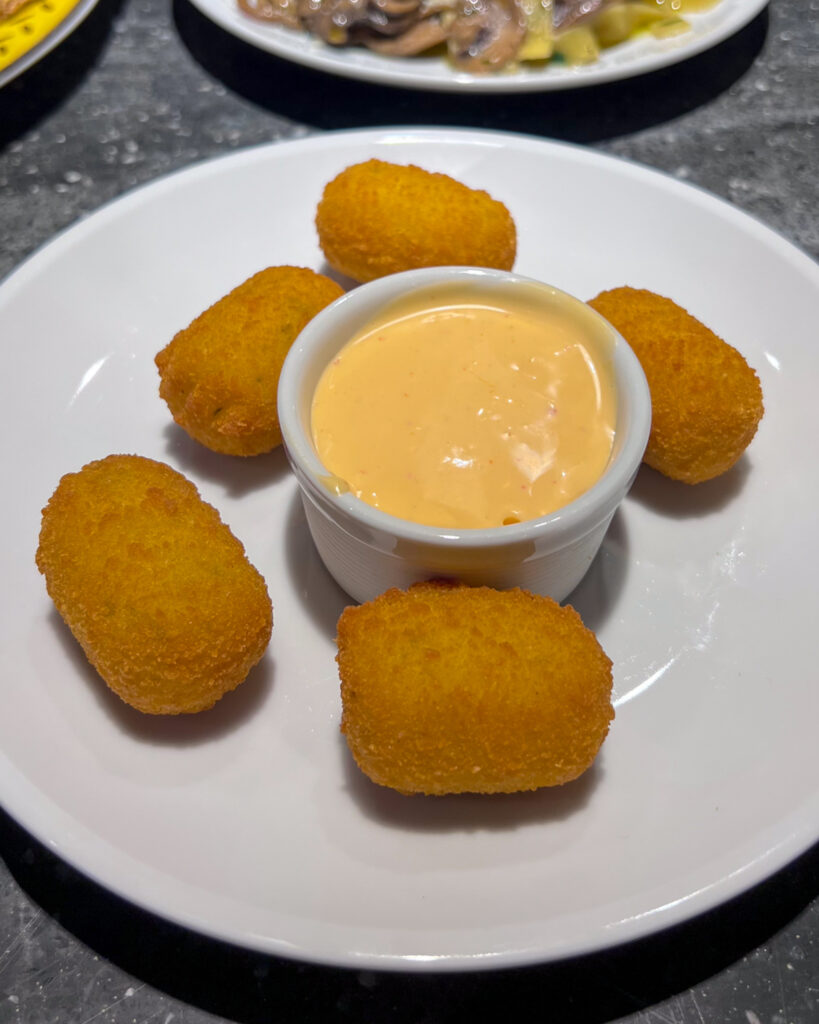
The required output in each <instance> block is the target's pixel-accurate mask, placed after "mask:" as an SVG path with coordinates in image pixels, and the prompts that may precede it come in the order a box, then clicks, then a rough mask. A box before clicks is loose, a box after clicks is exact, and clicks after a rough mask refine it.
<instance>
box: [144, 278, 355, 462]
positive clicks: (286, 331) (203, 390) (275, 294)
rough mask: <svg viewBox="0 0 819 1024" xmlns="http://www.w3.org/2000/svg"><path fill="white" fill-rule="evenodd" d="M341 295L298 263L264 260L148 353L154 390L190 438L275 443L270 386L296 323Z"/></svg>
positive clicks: (267, 447) (228, 447)
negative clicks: (261, 266)
mask: <svg viewBox="0 0 819 1024" xmlns="http://www.w3.org/2000/svg"><path fill="white" fill-rule="evenodd" d="M342 294H343V289H342V288H341V287H340V285H338V284H336V282H335V281H331V280H330V278H328V277H324V276H323V275H322V274H316V273H315V272H314V271H312V270H307V269H304V268H301V267H268V268H267V269H266V270H262V271H260V272H259V273H258V274H255V275H254V276H253V277H251V278H250V279H249V280H247V281H245V282H244V283H243V284H240V285H239V286H238V288H234V290H233V291H232V292H230V293H229V294H228V295H226V296H224V298H222V299H220V300H219V301H218V302H217V303H215V304H214V305H213V306H211V307H210V309H207V310H205V312H204V313H202V314H201V315H200V316H198V317H197V318H196V319H195V320H194V321H193V323H192V324H190V326H188V327H186V328H185V329H184V330H182V331H180V332H179V333H178V334H177V335H176V336H175V337H174V338H173V339H172V340H171V341H170V342H169V344H168V345H166V347H165V348H164V349H162V351H161V352H159V353H158V354H157V356H156V360H155V361H156V365H157V368H158V369H159V376H160V386H159V394H160V395H161V397H162V398H164V400H165V401H166V402H167V403H168V407H169V409H170V411H171V415H172V416H173V418H174V419H175V420H176V422H177V423H178V424H179V426H180V427H182V428H184V430H186V431H187V432H188V433H189V434H190V435H191V437H193V438H195V439H196V440H197V441H199V442H200V443H201V444H203V445H205V446H206V447H208V448H211V449H212V450H213V451H216V452H223V453H225V454H227V455H261V454H263V453H264V452H269V451H271V450H272V449H273V448H275V447H276V446H277V445H279V444H281V440H282V435H281V430H280V428H279V418H278V413H277V409H276V392H277V389H278V385H279V374H280V372H281V368H282V363H283V362H284V358H285V356H286V355H287V352H288V350H289V349H290V346H291V345H292V344H293V342H294V341H295V340H296V337H297V335H298V334H299V332H300V331H301V330H302V328H303V327H304V326H305V325H306V324H307V323H308V322H309V321H310V320H312V318H313V317H314V316H315V315H316V313H318V312H319V311H320V310H322V309H324V307H325V306H327V305H329V303H331V302H332V301H333V300H334V299H337V298H338V297H339V296H340V295H342Z"/></svg>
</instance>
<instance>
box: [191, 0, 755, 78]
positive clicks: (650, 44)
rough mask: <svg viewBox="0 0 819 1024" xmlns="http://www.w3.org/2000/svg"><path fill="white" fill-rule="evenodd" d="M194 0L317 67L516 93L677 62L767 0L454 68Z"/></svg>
mask: <svg viewBox="0 0 819 1024" xmlns="http://www.w3.org/2000/svg"><path fill="white" fill-rule="evenodd" d="M192 3H193V4H194V5H195V6H196V7H197V8H198V9H199V10H200V11H201V12H202V13H203V14H204V15H205V16H206V17H208V18H210V20H211V21H213V22H215V23H216V24H217V25H220V26H221V27H222V28H224V29H226V30H227V31H228V32H230V33H232V34H233V35H235V36H237V37H238V38H239V39H243V40H244V41H245V42H246V43H250V44H251V45H252V46H255V47H257V48H258V49H260V50H265V51H266V52H268V53H272V54H275V56H277V57H283V58H284V59H285V60H290V61H294V62H295V63H297V64H304V65H305V66H307V67H311V68H315V69H316V70H318V71H326V72H328V73H329V74H333V75H341V76H342V77H344V78H357V79H360V80H362V81H365V82H375V83H377V84H380V85H393V86H400V87H403V88H407V89H435V90H439V91H442V92H474V93H515V92H545V91H553V90H563V89H577V88H580V87H582V86H586V85H600V84H602V83H604V82H614V81H617V80H619V79H623V78H633V77H635V76H637V75H642V74H645V73H646V72H649V71H656V70H658V69H659V68H664V67H668V66H669V65H670V64H677V63H679V62H680V61H683V60H687V59H688V58H689V57H693V56H695V55H696V54H698V53H702V52H703V51H704V50H708V49H710V48H711V47H713V46H716V45H717V44H718V43H721V42H723V41H724V40H725V39H727V38H729V36H732V35H733V34H734V33H735V32H738V31H739V30H740V29H741V28H743V27H744V26H745V25H747V24H748V23H749V22H750V21H751V20H752V19H753V18H754V17H756V15H757V14H759V12H760V11H761V10H762V9H763V7H765V6H766V4H767V0H720V2H719V3H718V4H717V6H716V7H714V8H713V9H712V10H710V11H706V12H704V13H701V14H694V15H690V16H687V18H688V20H689V22H690V23H691V31H690V32H688V33H686V34H684V35H680V36H675V37H674V38H669V39H654V38H653V37H649V36H643V37H640V38H636V39H633V40H631V41H629V42H627V43H623V44H622V45H621V46H614V47H612V48H611V49H609V50H605V51H603V53H602V54H601V56H600V59H599V60H598V61H596V62H595V63H594V64H588V65H584V66H582V67H565V66H563V67H561V66H560V65H558V64H548V65H546V66H544V67H537V66H535V65H528V66H524V67H522V68H521V70H520V71H516V72H514V73H509V74H496V75H470V74H467V73H465V72H463V71H456V70H455V69H454V68H452V67H451V66H450V65H449V64H447V62H446V61H445V60H444V59H443V58H441V57H411V58H408V57H386V56H383V55H381V54H378V53H373V52H372V51H370V50H366V49H364V48H363V47H355V46H350V47H335V46H330V45H328V44H327V43H324V42H323V41H322V40H321V39H318V38H316V37H314V36H310V35H307V34H306V33H303V32H296V31H291V30H289V29H286V28H281V27H278V26H274V25H267V24H264V23H263V22H260V21H256V20H254V19H253V18H251V17H249V16H248V15H246V14H243V13H242V11H240V10H239V7H238V5H237V3H236V0H192Z"/></svg>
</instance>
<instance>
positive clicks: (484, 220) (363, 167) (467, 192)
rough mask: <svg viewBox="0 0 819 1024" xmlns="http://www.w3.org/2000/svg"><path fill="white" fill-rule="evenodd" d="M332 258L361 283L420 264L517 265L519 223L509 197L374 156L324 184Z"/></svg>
mask: <svg viewBox="0 0 819 1024" xmlns="http://www.w3.org/2000/svg"><path fill="white" fill-rule="evenodd" d="M316 228H317V230H318V236H319V244H320V245H321V248H322V251H323V252H324V255H325V256H326V257H327V261H328V262H329V264H330V265H331V266H332V267H335V269H336V270H339V271H340V272H341V273H342V274H346V275H347V276H348V277H351V278H353V280H355V281H362V282H363V281H372V280H373V279H374V278H376V277H383V276H384V275H386V274H395V273H398V272H399V271H402V270H413V269H415V268H417V267H441V266H474V267H495V268H497V269H500V270H511V269H512V266H513V264H514V262H515V253H516V248H517V233H516V229H515V222H514V221H513V219H512V216H511V214H510V213H509V211H508V210H507V208H506V207H505V206H504V205H503V203H500V202H498V201H497V200H495V199H493V198H492V197H491V196H490V195H489V194H488V193H487V192H483V191H478V190H476V189H472V188H468V187H467V186H466V185H463V184H462V183H461V182H459V181H456V180H455V179H454V178H450V177H449V176H448V175H446V174H435V173H432V172H430V171H425V170H423V169H422V168H420V167H416V166H414V165H412V164H410V165H409V166H403V165H400V164H391V163H387V162H385V161H383V160H367V161H366V162H365V163H361V164H355V165H353V166H352V167H348V168H347V169H346V170H344V171H342V172H341V174H339V175H338V176H337V177H336V178H334V179H333V180H332V181H331V182H330V183H329V184H328V185H327V186H326V188H325V189H324V194H323V196H322V198H321V201H320V202H319V204H318V210H317V212H316Z"/></svg>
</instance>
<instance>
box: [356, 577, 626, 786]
mask: <svg viewBox="0 0 819 1024" xmlns="http://www.w3.org/2000/svg"><path fill="white" fill-rule="evenodd" d="M337 643H338V657H337V661H338V666H339V674H340V676H341V700H342V705H343V715H342V723H341V729H342V732H343V733H344V734H345V736H346V738H347V743H348V745H349V747H350V750H351V751H352V754H353V757H354V758H355V760H356V762H357V763H358V766H359V767H360V768H361V770H362V771H363V772H364V773H365V774H366V775H368V776H369V778H371V779H372V780H373V782H377V783H379V784H380V785H382V786H389V787H391V788H392V789H397V790H399V791H400V792H403V793H430V794H444V793H512V792H515V791H517V790H527V789H538V788H539V787H541V786H558V785H561V784H562V783H564V782H569V781H570V780H571V779H574V778H577V776H578V775H580V774H581V773H582V772H584V771H585V770H586V769H587V768H588V767H589V766H590V765H591V763H592V762H593V760H594V758H595V756H596V755H597V752H598V750H599V748H600V745H601V743H602V742H603V740H604V739H605V737H606V734H607V732H608V729H609V722H610V721H611V719H612V718H613V717H614V711H613V709H612V706H611V688H612V676H611V662H610V661H609V659H608V658H607V657H606V655H605V653H604V652H603V650H602V649H601V647H600V645H599V643H598V642H597V639H596V638H595V636H594V634H593V633H592V632H591V631H590V630H588V629H586V627H585V626H584V625H583V623H582V622H581V620H580V616H579V615H578V614H577V612H576V611H575V610H574V609H573V608H570V607H565V608H561V607H560V605H558V604H557V603H556V602H554V601H552V600H551V598H547V597H538V596H536V595H535V594H531V593H529V592H528V591H525V590H507V591H498V590H492V589H490V588H489V587H476V588H471V587H465V586H458V585H451V584H445V583H436V582H431V583H418V584H415V585H414V586H411V587H410V588H409V590H407V591H401V590H397V589H393V590H388V591H387V592H386V593H385V594H382V595H381V596H380V597H377V598H376V599H375V600H374V601H370V602H368V603H367V604H363V605H360V606H357V607H350V608H347V609H345V611H344V612H343V614H342V615H341V618H340V619H339V622H338V637H337Z"/></svg>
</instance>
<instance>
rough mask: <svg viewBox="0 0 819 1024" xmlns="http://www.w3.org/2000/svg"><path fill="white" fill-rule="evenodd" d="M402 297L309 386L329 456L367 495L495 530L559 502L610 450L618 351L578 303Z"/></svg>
mask: <svg viewBox="0 0 819 1024" xmlns="http://www.w3.org/2000/svg"><path fill="white" fill-rule="evenodd" d="M494 301H495V300H489V301H488V302H487V301H486V300H484V299H483V298H482V299H476V298H475V296H474V295H473V294H472V293H470V292H469V291H467V290H465V289H461V288H458V289H456V288H454V287H453V288H451V289H447V290H446V291H444V292H442V291H441V290H438V291H436V293H435V296H434V298H430V297H429V296H427V297H426V299H425V298H424V297H421V298H418V297H414V298H413V299H407V300H404V301H403V302H401V303H398V304H396V305H394V306H392V307H390V309H389V310H388V312H387V313H385V314H383V315H382V316H381V318H379V319H378V320H375V321H373V322H372V323H371V324H370V325H369V326H368V327H367V328H366V329H365V330H363V331H362V332H360V333H359V334H357V335H356V336H355V337H353V338H352V339H351V340H350V341H349V342H348V343H347V344H346V345H345V346H344V347H343V348H342V349H341V350H340V352H339V353H338V355H337V356H336V357H335V358H334V359H333V361H332V362H331V363H330V364H329V365H328V366H327V367H326V368H325V370H324V372H323V374H322V376H321V378H320V380H319V383H318V385H317V387H316V391H315V394H314V397H313V407H312V433H313V441H314V444H315V446H316V451H317V452H318V455H319V458H320V459H321V461H322V462H323V463H324V465H325V466H326V467H327V469H328V470H329V471H330V473H331V474H332V475H333V476H334V477H335V478H337V479H340V480H341V481H343V482H344V483H346V485H347V486H348V487H349V490H350V491H351V492H352V493H353V494H355V495H356V496H357V497H358V498H360V499H361V500H363V501H365V502H367V503H368V504H370V505H373V506H374V507H376V508H379V509H381V510H382V511H384V512H388V513H390V514H392V515H395V516H399V517H400V518H402V519H408V520H411V521H413V522H416V523H423V524H426V525H430V526H439V527H451V528H460V529H462V528H486V527H494V526H500V525H502V524H510V523H515V522H522V521H524V520H527V519H534V518H537V517H539V516H543V515H546V514H548V513H549V512H553V511H555V510H556V509H558V508H561V507H562V506H564V505H566V504H568V503H569V502H570V501H572V500H573V499H574V498H576V497H578V496H579V495H580V494H582V493H583V492H584V491H586V490H588V489H589V487H591V486H592V485H593V484H594V483H595V481H596V480H597V479H598V477H599V476H600V475H601V474H602V472H603V470H604V469H605V466H606V463H607V462H608V459H609V455H610V453H611V448H612V441H613V436H614V423H615V418H616V398H615V391H614V384H613V371H612V369H611V366H610V359H609V358H608V356H607V352H606V351H605V346H604V344H603V343H602V342H601V340H600V339H599V338H598V339H595V337H594V336H593V332H590V331H589V330H588V327H587V326H586V325H584V324H583V323H582V321H581V318H580V317H578V316H577V314H576V313H574V312H573V311H572V310H571V308H570V307H568V306H567V307H566V308H562V307H559V308H556V309H549V308H546V309H544V307H543V305H542V304H538V305H536V302H535V299H534V298H533V297H527V294H526V293H524V294H523V296H522V297H520V298H518V299H517V300H507V298H506V297H504V298H503V300H502V301H503V305H502V306H501V305H500V304H498V305H495V304H494Z"/></svg>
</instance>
